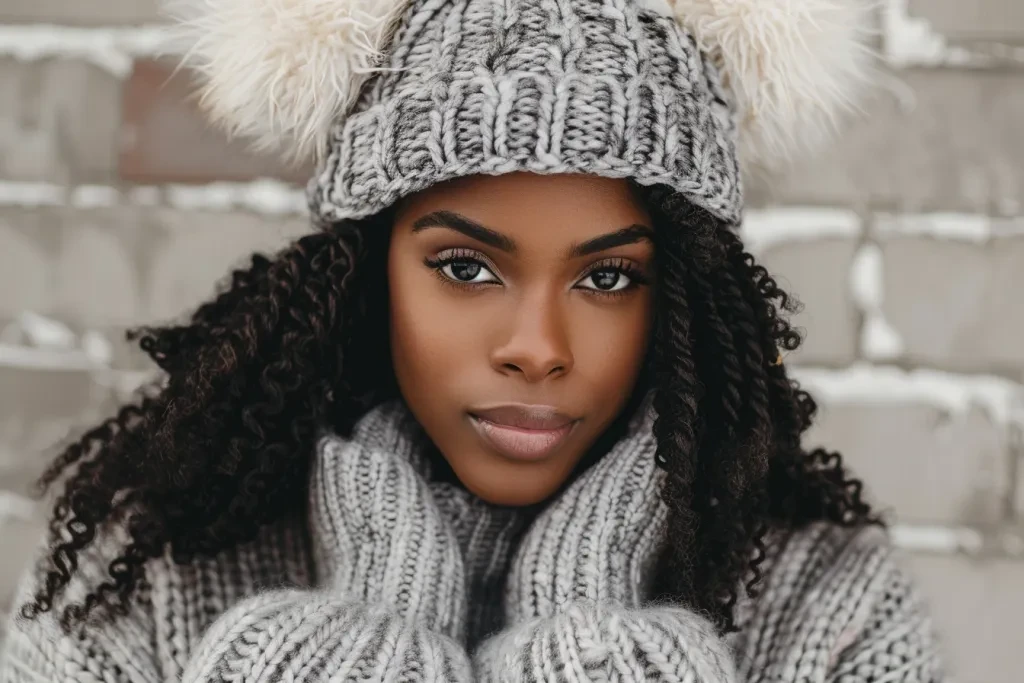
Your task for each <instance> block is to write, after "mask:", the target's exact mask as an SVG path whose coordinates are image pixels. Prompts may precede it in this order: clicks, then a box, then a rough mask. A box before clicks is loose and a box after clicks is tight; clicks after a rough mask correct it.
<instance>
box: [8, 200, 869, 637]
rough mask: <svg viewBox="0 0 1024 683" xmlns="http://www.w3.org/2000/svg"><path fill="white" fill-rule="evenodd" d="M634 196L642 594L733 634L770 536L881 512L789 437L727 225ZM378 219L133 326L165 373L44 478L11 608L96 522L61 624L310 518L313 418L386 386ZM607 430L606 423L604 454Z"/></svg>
mask: <svg viewBox="0 0 1024 683" xmlns="http://www.w3.org/2000/svg"><path fill="white" fill-rule="evenodd" d="M635 188H636V189H637V190H638V191H640V192H641V193H642V194H643V197H644V200H645V202H646V204H647V205H648V208H649V209H650V212H651V216H652V217H653V219H654V221H655V228H656V230H655V234H656V259H657V262H658V266H657V283H656V290H655V296H656V306H655V308H656V313H655V320H654V328H653V335H652V340H651V347H650V352H649V354H648V359H647V361H646V363H645V372H644V374H643V377H644V378H646V379H644V380H643V381H644V382H650V383H651V386H652V388H653V389H654V390H655V392H654V400H655V403H654V406H655V408H656V412H657V419H656V421H655V423H654V432H655V436H656V437H657V452H656V457H657V460H658V464H659V466H660V467H662V468H663V469H665V470H666V471H667V473H668V477H667V479H666V489H665V492H664V495H665V500H666V502H667V503H668V505H669V507H670V510H671V512H670V533H669V534H668V539H667V544H666V548H665V551H664V553H663V554H662V556H661V557H660V561H659V565H658V568H657V578H656V581H655V592H656V593H657V597H659V599H667V600H671V601H675V602H678V603H681V604H686V605H689V606H691V607H693V608H694V609H698V610H700V611H702V612H704V613H706V614H708V615H709V616H710V617H711V618H712V619H713V620H714V621H715V622H716V624H717V626H718V627H719V628H720V630H722V631H723V632H727V631H731V630H736V622H735V620H734V614H733V612H734V606H735V604H736V602H737V600H738V597H739V592H740V590H742V589H745V590H746V592H747V593H748V594H750V595H751V596H754V595H756V591H757V587H758V584H759V582H760V580H761V571H760V568H759V567H760V564H761V563H762V561H763V559H764V553H765V537H766V534H767V533H768V531H769V529H770V528H772V527H773V526H779V525H781V526H782V527H784V528H798V527H800V526H803V525H806V524H808V523H810V522H812V521H816V520H831V521H832V522H835V523H838V524H842V525H858V524H881V523H882V522H881V520H880V519H878V518H877V517H876V516H875V514H874V513H873V512H872V510H871V508H870V507H869V506H868V504H866V503H865V502H864V501H862V499H861V483H860V482H859V481H858V480H856V479H854V478H852V477H851V476H850V475H849V474H848V472H847V471H846V470H845V468H844V466H843V462H842V458H841V456H840V455H839V454H838V453H835V452H831V451H826V450H823V449H816V450H811V451H807V450H804V449H803V448H802V446H801V435H802V433H803V432H804V431H806V430H807V428H808V427H809V426H810V424H811V421H812V419H813V416H814V414H815V411H816V404H815V402H814V400H813V399H812V398H811V396H810V395H809V394H808V393H807V392H806V391H804V390H802V389H800V388H799V385H798V383H797V382H796V381H794V380H793V379H791V378H789V377H788V376H787V370H786V366H785V365H784V364H782V363H780V362H777V359H778V358H779V357H780V353H781V352H782V351H783V350H792V349H795V348H797V346H798V345H799V344H800V341H801V339H800V335H799V333H798V332H797V331H796V330H794V329H792V327H791V326H790V324H789V323H788V322H787V321H786V319H785V317H784V316H785V314H787V313H791V312H793V311H794V310H796V309H795V306H796V303H795V300H794V299H792V298H791V297H790V296H789V295H787V294H786V293H785V292H784V291H783V290H782V289H780V288H779V286H778V285H777V284H776V282H775V280H774V279H773V278H772V277H771V276H770V275H769V274H768V271H767V270H766V269H765V268H764V267H763V266H761V265H758V264H757V262H756V261H755V259H754V257H753V256H751V255H750V254H749V253H747V251H745V249H744V247H743V244H742V242H741V240H740V238H739V237H738V236H737V234H736V233H735V231H734V230H733V229H731V227H730V226H728V225H724V224H722V223H721V222H720V221H718V220H717V219H715V218H714V217H713V216H711V214H709V213H708V212H706V211H704V210H702V209H700V208H698V207H696V206H695V205H693V204H692V203H690V202H689V201H687V200H686V199H685V198H683V197H682V196H680V195H678V194H676V193H674V192H672V191H671V190H669V189H668V188H666V187H664V186H653V187H643V186H639V185H635ZM390 222H391V210H390V209H389V210H386V211H384V212H382V213H380V214H378V215H375V216H373V217H370V218H366V219H361V220H348V221H342V222H340V223H338V224H334V225H330V226H324V227H322V228H321V229H319V230H317V231H315V232H312V233H310V234H308V235H306V236H303V237H301V238H299V239H297V240H296V241H294V242H293V243H291V244H290V245H289V246H288V247H287V248H285V249H284V250H282V251H281V252H280V253H279V254H277V255H276V257H275V258H273V259H271V258H267V257H265V256H262V255H259V254H256V255H253V257H252V259H251V263H250V264H249V265H248V267H247V268H245V269H239V270H236V271H234V272H233V273H232V274H231V276H230V280H229V281H227V282H225V283H224V286H222V288H221V291H220V293H219V294H218V295H217V296H215V297H214V298H212V299H211V300H210V301H209V302H207V303H204V304H203V305H201V306H199V307H198V309H197V310H196V311H195V312H194V313H193V314H192V315H191V319H190V320H189V321H188V323H187V324H182V325H168V326H163V327H143V328H138V329H135V330H132V331H130V332H129V333H128V338H129V340H132V341H137V342H138V344H139V346H140V347H141V348H142V349H143V350H144V351H145V352H146V353H147V354H148V355H149V356H150V357H151V358H152V359H153V361H154V362H155V363H156V364H157V365H158V366H159V367H160V368H161V369H162V370H163V373H162V376H161V379H160V380H159V381H157V382H154V383H153V384H152V385H150V386H148V387H146V388H145V390H143V391H141V392H140V394H139V397H138V399H137V400H136V401H134V402H132V403H130V404H128V405H125V406H124V407H122V408H121V409H120V410H119V411H118V412H117V414H116V415H114V416H113V417H111V418H109V419H108V420H106V421H105V422H103V423H102V424H100V425H98V426H96V427H95V428H93V429H90V430H89V431H87V432H86V433H85V434H84V435H82V436H81V437H80V438H79V439H77V440H76V441H74V442H73V443H71V444H70V445H69V446H68V447H67V448H66V449H65V450H64V451H63V452H62V453H60V454H59V455H58V456H57V457H56V458H55V459H54V461H53V462H52V463H51V464H50V465H49V467H48V468H47V469H46V471H45V472H44V473H43V474H42V476H41V477H40V478H39V480H38V482H37V490H38V493H39V495H42V494H44V493H46V492H47V491H48V490H49V489H51V488H52V487H53V485H54V483H55V482H57V481H58V480H63V481H64V482H65V486H64V489H63V492H62V493H61V494H60V495H59V496H58V497H57V498H56V501H55V504H54V507H53V511H52V516H51V518H50V524H49V532H50V547H49V549H48V556H47V557H45V558H44V559H45V560H46V563H47V564H48V567H47V568H46V569H45V570H44V574H43V579H42V581H41V585H40V588H39V590H38V592H37V593H36V595H35V596H34V598H33V599H32V600H31V601H30V602H28V603H26V604H25V605H23V606H22V610H21V612H22V614H23V615H24V616H25V617H26V618H33V617H35V616H36V615H37V614H38V613H40V612H45V611H49V610H51V609H53V608H54V604H55V599H56V598H57V597H59V596H60V595H61V594H62V592H63V591H64V589H65V588H66V587H67V585H68V584H69V582H70V581H71V578H72V576H73V574H74V573H75V571H76V570H77V558H78V555H79V553H81V552H82V551H83V549H85V548H86V547H88V546H89V545H90V544H92V543H94V542H95V540H96V538H97V536H98V534H100V533H102V531H103V530H104V529H105V528H107V527H108V525H111V524H118V525H121V528H122V529H123V530H124V531H126V532H127V537H128V538H129V539H130V540H129V541H128V542H127V543H126V544H125V545H124V547H122V548H121V549H120V555H118V556H117V557H116V558H114V559H113V560H112V561H111V562H110V563H109V565H108V574H109V578H108V579H106V580H105V581H104V582H103V583H101V584H100V585H98V586H95V587H93V589H92V590H91V592H89V593H87V595H86V596H85V598H84V599H83V600H82V601H81V602H78V603H73V604H69V605H67V606H65V607H64V609H63V611H62V612H61V617H60V623H61V626H62V628H64V629H65V630H66V631H68V630H70V629H71V628H73V626H74V625H75V624H81V623H82V622H84V620H85V619H86V618H87V617H88V616H89V615H90V613H92V612H93V611H94V610H95V609H96V608H97V607H100V606H102V607H104V608H105V610H106V611H108V612H109V613H111V614H116V613H124V612H125V611H126V610H127V608H128V605H129V601H130V600H131V598H132V596H133V594H134V593H135V592H136V591H137V590H138V588H139V586H140V585H144V583H145V576H144V565H145V563H146V562H147V560H149V559H150V558H153V557H155V556H157V555H159V554H162V553H164V552H165V549H167V548H170V550H171V553H172V556H173V557H174V558H175V560H176V561H179V562H186V561H188V560H190V559H191V558H194V557H196V556H208V555H213V554H215V553H218V552H219V551H221V550H223V549H225V548H226V547H229V546H231V545H233V544H237V543H241V542H245V541H248V540H251V539H253V538H254V537H255V535H256V533H257V531H258V530H259V529H260V527H261V526H263V525H266V524H269V523H272V522H275V521H278V520H280V519H282V518H284V517H285V516H288V515H301V514H303V513H304V506H305V504H306V491H305V489H306V486H307V481H308V479H307V476H308V472H309V466H310V460H311V455H312V453H313V450H314V447H313V444H314V440H315V438H316V435H317V434H318V433H319V431H320V430H321V429H322V428H329V429H333V430H335V431H338V432H339V433H343V434H348V433H350V431H351V428H352V426H353V425H354V424H355V422H356V421H357V420H358V418H359V417H360V416H361V415H363V414H364V413H365V412H366V411H367V410H368V409H369V408H370V407H372V406H373V405H375V404H376V403H378V402H379V401H382V400H385V399H387V398H389V397H392V396H394V395H396V392H397V391H398V389H397V382H396V381H395V378H394V373H393V370H392V368H391V362H390V351H389V349H388V347H387V345H386V344H382V343H381V340H382V339H387V336H388V335H387V317H386V303H385V302H386V299H382V298H381V297H382V295H383V294H384V293H386V290H387V288H386V269H385V267H384V266H385V263H386V251H387V249H386V247H387V244H388V240H389V239H390ZM620 427H621V424H620V425H619V426H618V427H616V428H615V429H619V428H620ZM616 435H617V432H615V431H614V430H613V429H611V428H610V429H609V431H608V433H607V434H606V435H605V437H602V440H601V442H602V443H603V444H604V447H607V445H608V444H609V443H611V442H613V441H614V439H615V438H616ZM600 451H601V448H597V447H595V449H593V452H594V453H600ZM436 455H437V454H436V453H435V457H436ZM590 457H591V456H590V455H588V458H590Z"/></svg>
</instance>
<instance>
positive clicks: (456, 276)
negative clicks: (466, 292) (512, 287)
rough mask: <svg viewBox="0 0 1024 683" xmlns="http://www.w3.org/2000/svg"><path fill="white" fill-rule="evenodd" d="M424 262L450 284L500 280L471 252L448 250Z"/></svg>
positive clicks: (472, 283)
mask: <svg viewBox="0 0 1024 683" xmlns="http://www.w3.org/2000/svg"><path fill="white" fill-rule="evenodd" d="M423 263H424V264H425V265H426V266H427V267H428V268H431V269H433V270H434V272H435V273H436V274H437V276H438V277H439V278H441V280H442V281H443V282H446V283H448V284H454V285H477V284H484V283H487V282H500V280H498V278H497V277H495V275H494V273H492V272H491V270H490V269H489V268H488V266H487V265H486V264H485V263H484V262H483V261H481V260H480V259H479V258H474V257H473V256H471V255H469V254H464V253H459V252H448V253H447V254H444V255H439V256H438V257H437V258H426V259H424V260H423Z"/></svg>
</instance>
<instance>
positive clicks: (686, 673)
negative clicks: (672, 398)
mask: <svg viewBox="0 0 1024 683" xmlns="http://www.w3.org/2000/svg"><path fill="white" fill-rule="evenodd" d="M653 417H654V413H653V410H652V409H651V408H650V407H649V404H647V405H645V406H643V407H642V408H641V410H640V411H639V414H638V415H637V416H635V417H634V419H633V421H632V422H631V424H630V429H629V433H628V435H627V436H626V437H625V438H623V439H621V440H620V441H619V442H618V443H617V444H616V445H615V446H614V447H613V448H612V449H611V450H610V451H609V452H608V453H607V454H606V455H605V456H604V457H603V458H602V459H601V460H600V461H598V462H597V463H595V464H594V465H592V466H591V467H590V468H589V469H587V470H586V471H585V472H583V473H582V474H581V475H580V476H579V477H578V478H577V479H576V480H575V481H573V482H572V483H571V484H570V485H569V486H568V487H567V488H566V489H565V490H564V491H563V492H562V493H561V494H559V495H558V497H557V498H556V499H555V500H554V501H553V502H552V503H551V504H550V505H549V506H548V507H547V508H546V509H545V510H544V511H543V512H541V513H540V515H539V516H538V517H537V519H536V520H535V521H534V522H533V524H532V525H531V526H530V528H529V530H528V531H527V532H526V535H525V536H524V538H523V540H522V541H521V543H520V545H519V547H518V549H517V551H516V554H515V557H514V559H513V562H512V567H511V570H510V572H509V576H508V583H507V587H506V595H505V615H506V623H507V625H506V628H505V629H504V630H503V631H501V632H500V633H499V634H497V635H496V636H494V637H492V638H490V639H488V640H487V641H486V642H484V643H483V644H482V645H481V646H480V647H479V648H478V649H477V650H476V651H475V652H474V653H473V665H474V675H475V677H476V680H478V681H480V682H481V683H527V682H532V681H541V680H543V681H559V682H564V683H583V682H584V681H597V680H601V681H622V682H623V683H625V682H632V681H645V680H659V681H661V680H679V681H692V682H693V683H732V682H733V681H735V670H734V665H733V662H732V653H731V652H730V650H729V648H728V646H727V644H726V643H725V641H724V640H722V639H721V638H719V637H718V636H717V635H716V633H715V630H714V628H713V625H712V624H711V623H710V622H709V621H707V620H706V619H704V618H703V617H701V616H700V615H698V614H695V613H694V612H691V611H690V610H688V609H686V608H684V607H682V606H672V605H648V606H642V605H643V602H644V600H645V598H646V596H647V594H648V591H649V588H650V583H651V579H652V578H653V569H654V565H655V561H656V559H657V554H658V551H659V550H660V548H661V545H662V541H663V538H664V535H665V533H666V522H667V519H668V508H667V506H666V505H665V503H664V502H663V501H662V500H661V497H660V487H661V483H662V481H663V478H664V476H663V475H664V472H663V471H661V470H660V469H658V468H657V467H656V463H655V459H654V455H655V444H656V442H655V439H654V435H653V432H652V425H653Z"/></svg>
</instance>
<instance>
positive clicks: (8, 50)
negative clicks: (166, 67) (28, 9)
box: [0, 24, 167, 78]
mask: <svg viewBox="0 0 1024 683" xmlns="http://www.w3.org/2000/svg"><path fill="white" fill-rule="evenodd" d="M166 31H167V29H166V27H162V26H139V27H132V28H80V27H73V26H56V25H51V24H27V25H26V24H14V25H11V24H8V25H4V24H0V56H9V57H13V58H15V59H18V60H22V61H34V60H39V59H46V58H50V57H60V58H67V59H79V60H82V61H85V62H89V63H90V64H94V65H95V66H98V67H100V68H101V69H105V70H106V71H109V72H110V73H112V74H114V75H115V76H118V77H121V78H123V77H125V76H127V75H128V74H129V73H130V72H131V69H132V62H133V61H134V59H135V58H136V57H155V56H158V55H160V54H161V52H162V51H163V50H164V49H165V47H164V46H165V45H166V41H167V34H166Z"/></svg>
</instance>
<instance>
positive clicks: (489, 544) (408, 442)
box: [346, 392, 654, 649]
mask: <svg viewBox="0 0 1024 683" xmlns="http://www.w3.org/2000/svg"><path fill="white" fill-rule="evenodd" d="M652 420H653V392H649V393H647V394H646V395H645V396H643V397H642V398H641V399H640V400H639V401H637V402H636V403H635V404H634V405H633V407H632V409H631V413H630V415H629V416H628V417H627V419H626V421H625V423H624V424H623V426H622V429H621V433H620V435H619V436H618V439H617V442H619V443H621V441H622V440H626V441H634V442H636V443H637V444H638V445H639V444H640V443H641V441H643V443H644V444H648V443H653V441H649V440H646V439H641V435H643V434H645V432H646V433H648V434H649V431H650V429H651V428H652ZM359 423H360V425H362V427H363V428H362V429H361V430H356V431H355V432H354V433H353V434H352V435H350V436H349V437H347V438H346V440H347V441H349V442H352V441H353V440H355V441H358V439H359V435H360V434H367V435H372V439H373V440H374V441H375V442H380V441H384V442H387V443H389V444H392V445H393V447H394V448H395V449H396V450H397V451H400V452H404V453H407V454H408V457H410V458H411V460H412V461H413V463H414V465H415V466H416V467H417V469H419V471H420V472H421V474H422V475H423V476H424V477H425V478H426V479H427V480H428V482H429V488H430V490H431V492H432V493H433V495H434V498H435V500H436V501H437V504H438V507H439V508H440V510H441V512H442V514H443V515H444V516H445V518H446V520H447V521H448V523H449V524H450V525H451V527H452V529H453V530H454V532H455V536H456V538H457V539H458V542H459V546H460V548H461V550H462V556H463V563H464V567H465V574H466V590H467V595H468V596H469V614H468V623H467V629H466V630H467V634H468V643H467V646H468V647H469V648H470V649H472V648H473V647H474V646H475V645H476V644H478V643H479V642H480V641H482V640H483V639H485V638H486V636H487V635H490V634H492V633H494V632H496V631H498V630H499V629H500V628H501V627H502V625H503V623H504V614H503V611H504V610H503V606H502V595H503V592H504V587H505V586H504V584H505V577H506V575H507V574H508V570H509V565H510V563H511V561H512V558H513V555H514V553H515V550H516V547H517V544H518V542H519V540H520V539H521V538H522V536H523V534H524V533H526V531H527V530H528V529H529V527H530V523H531V522H532V521H533V520H534V519H535V518H536V516H537V515H538V514H539V513H540V512H541V511H542V510H543V509H544V508H545V507H546V506H547V505H548V504H549V503H550V501H551V500H554V499H555V498H556V497H557V495H558V493H557V492H556V493H555V494H553V495H552V496H551V497H549V499H548V500H547V501H544V502H541V503H537V504H534V505H530V506H523V507H516V506H503V505H495V504H492V503H489V502H487V501H485V500H483V499H481V498H480V497H478V496H476V495H475V494H473V493H472V492H470V491H469V490H467V489H466V487H465V486H464V485H463V484H462V483H461V482H459V481H458V479H457V478H456V477H455V475H454V473H453V472H452V470H451V468H450V467H449V466H448V465H447V463H446V462H445V461H444V460H442V459H441V458H442V456H441V454H440V453H439V452H437V450H436V448H435V447H434V446H433V444H432V443H431V441H430V439H429V437H428V436H427V435H426V433H425V431H424V430H423V428H422V426H421V425H420V424H419V422H418V421H417V420H416V418H415V416H414V415H413V414H412V412H411V410H410V409H409V407H408V405H407V404H406V403H405V402H404V400H401V399H392V400H390V401H386V402H384V403H381V404H378V405H377V406H375V407H373V408H371V409H370V410H369V411H368V412H367V413H366V414H365V415H364V416H362V417H361V418H360V421H359ZM605 447H607V444H605ZM644 447H645V448H646V447H647V446H646V445H645V446H644ZM597 448H600V446H598V447H597ZM600 457H601V453H600V452H597V451H595V452H594V453H592V454H590V455H588V456H587V458H584V460H583V461H581V463H580V466H579V467H578V468H577V471H576V472H574V474H573V476H572V477H570V479H569V481H567V482H566V483H565V484H564V485H563V487H562V488H564V487H565V486H566V485H568V483H569V482H571V480H572V479H573V478H575V476H578V475H579V474H580V473H581V471H582V470H584V469H585V468H586V467H587V466H589V465H590V464H592V463H593V461H595V460H597V459H600ZM650 457H652V458H653V457H654V453H653V451H652V452H651V453H650Z"/></svg>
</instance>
